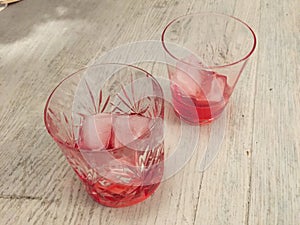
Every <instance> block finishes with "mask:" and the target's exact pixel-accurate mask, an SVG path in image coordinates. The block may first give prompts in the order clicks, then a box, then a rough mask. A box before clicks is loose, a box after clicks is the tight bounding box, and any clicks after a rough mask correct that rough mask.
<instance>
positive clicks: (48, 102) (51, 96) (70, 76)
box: [44, 63, 164, 152]
mask: <svg viewBox="0 0 300 225" xmlns="http://www.w3.org/2000/svg"><path fill="white" fill-rule="evenodd" d="M105 65H119V66H125V67H131V68H133V69H136V70H139V71H141V72H143V73H145V74H146V75H147V76H148V77H150V78H151V79H152V81H154V82H155V84H156V85H157V86H158V87H159V91H160V94H161V99H164V96H163V90H162V87H161V86H160V84H159V83H158V81H157V80H156V79H155V77H154V76H153V75H152V74H150V73H149V72H147V71H146V70H144V69H142V68H140V67H137V66H135V65H131V64H126V63H99V64H95V65H87V66H84V67H82V68H80V69H78V70H77V71H75V72H73V73H71V74H70V75H68V76H66V77H65V78H63V79H62V80H61V81H60V82H59V83H58V84H57V85H56V86H55V88H54V89H53V90H52V91H51V94H50V95H49V97H48V98H47V101H46V104H45V108H44V124H45V127H46V130H47V132H48V133H49V134H50V136H51V137H52V138H53V140H54V141H55V142H58V143H59V144H62V145H63V146H65V147H67V148H71V149H73V148H74V147H75V146H77V147H78V150H79V151H89V152H98V151H115V150H117V149H120V148H123V147H126V146H121V147H118V148H111V149H91V150H88V149H81V148H79V146H78V145H77V143H76V142H74V143H73V144H68V143H67V142H64V141H61V140H60V139H59V138H57V137H56V136H55V135H54V134H53V133H52V132H51V130H50V127H49V126H48V122H47V112H48V109H49V105H50V102H51V100H52V98H53V95H54V93H55V92H56V90H57V89H58V88H59V87H60V86H61V85H62V84H63V83H64V82H65V81H67V80H69V79H70V78H72V77H73V76H75V75H77V74H78V73H80V72H82V71H84V70H87V69H89V68H91V67H97V66H105ZM112 114H114V113H112ZM115 114H117V113H115ZM122 115H129V114H122ZM159 117H160V116H156V117H154V119H157V118H159ZM156 125H157V122H154V123H153V124H152V125H151V127H150V128H149V130H150V131H152V130H153V129H154V128H155V126H156ZM145 135H146V134H145V133H143V134H142V135H140V136H139V137H137V138H136V139H134V140H133V141H131V142H130V143H127V145H131V144H133V143H135V142H136V141H138V140H139V138H141V137H144V136H145Z"/></svg>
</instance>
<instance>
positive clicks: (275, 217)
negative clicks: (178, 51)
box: [0, 0, 300, 225]
mask: <svg viewBox="0 0 300 225" xmlns="http://www.w3.org/2000/svg"><path fill="white" fill-rule="evenodd" d="M200 11H215V12H221V13H226V14H230V15H234V16H236V17H239V18H241V19H242V20H244V21H246V22H247V23H248V24H250V25H251V26H252V27H253V29H254V30H255V32H256V34H257V38H258V46H257V49H256V51H255V53H254V55H253V56H252V58H251V60H250V62H249V64H248V65H247V68H246V70H245V71H244V73H243V75H242V76H241V79H240V81H239V83H238V85H237V87H236V90H235V91H234V93H233V96H232V97H231V100H230V103H229V105H228V106H227V114H226V130H225V131H226V132H225V137H224V141H223V143H222V145H221V148H220V152H219V154H218V156H217V158H216V159H215V161H214V162H213V164H212V165H211V166H210V167H209V168H208V169H207V170H205V172H203V173H202V172H199V171H198V170H197V169H196V167H197V165H198V163H199V162H198V158H197V155H194V157H193V158H192V159H191V160H190V161H189V163H188V164H187V165H186V166H185V167H184V168H183V169H182V170H181V171H180V172H179V173H177V174H176V175H175V176H173V177H171V178H170V179H168V180H167V181H165V182H164V183H162V184H161V186H160V187H159V189H158V190H157V192H156V193H155V194H154V195H153V196H152V197H151V198H150V199H148V200H147V201H145V202H143V203H141V204H138V205H135V206H132V207H128V208H121V209H113V208H107V207H103V206H101V205H99V204H97V203H95V202H94V201H93V200H91V198H90V197H89V196H88V195H87V194H86V192H85V190H84V187H83V186H82V185H81V183H80V182H79V180H78V179H77V177H76V175H75V174H74V172H73V171H72V169H71V168H70V167H69V165H68V164H67V162H66V160H65V158H64V156H63V155H62V153H61V151H60V150H59V148H58V147H57V146H56V144H55V143H54V142H53V140H52V139H51V138H50V136H49V135H48V134H47V132H46V130H45V128H44V122H43V108H44V104H45V101H46V98H47V96H48V95H49V93H50V91H51V90H52V89H53V88H54V87H55V85H56V84H57V83H58V82H59V81H60V80H61V79H62V78H63V77H65V76H67V75H68V74H70V73H71V72H74V71H76V70H77V69H78V68H80V67H82V66H84V65H86V64H87V63H89V61H90V60H91V59H92V58H94V57H95V56H96V55H99V54H100V55H101V54H103V53H105V52H107V51H108V50H109V49H112V48H115V47H117V46H119V45H122V44H125V43H129V42H134V41H138V40H149V39H153V40H159V39H160V33H161V31H162V29H163V28H164V26H165V25H166V24H167V22H168V21H170V20H171V19H172V18H175V17H177V16H179V15H183V14H186V13H189V12H200ZM299 12H300V2H299V1H297V0H285V1H271V0H252V1H249V0H248V1H245V0H242V1H237V0H226V1H225V0H220V1H217V0H207V1H205V0H187V1H180V0H176V1H173V0H151V1H150V0H147V1H142V0H123V1H117V0H90V1H78V0H53V1H47V0H23V1H21V2H19V3H16V4H12V5H9V6H8V8H6V9H5V10H4V11H1V12H0V171H1V173H0V174H1V175H0V224H1V225H2V224H3V225H4V224H13V225H17V224H22V225H23V224H58V225H62V224H74V225H75V224H76V225H77V224H78V225H81V224H101V225H107V224H111V225H115V224H119V225H121V224H122V225H123V224H128V225H140V224H147V225H153V224H158V225H162V224H165V225H175V224H177V225H185V224H186V225H192V224H196V225H199V224H201V225H202V224H204V225H211V224H213V225H221V224H222V225H223V224H224V225H228V224H236V225H241V224H245V225H248V224H249V225H250V224H251V225H252V224H270V225H275V224H282V225H299V224H300V67H299V65H300V63H299V62H300V54H299V51H300V40H299V37H300V13H299Z"/></svg>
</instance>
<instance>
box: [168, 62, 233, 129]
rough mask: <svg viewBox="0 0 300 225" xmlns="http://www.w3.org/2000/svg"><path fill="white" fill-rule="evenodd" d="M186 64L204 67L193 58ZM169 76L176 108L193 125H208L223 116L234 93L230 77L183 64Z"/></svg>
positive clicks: (171, 71) (170, 72)
mask: <svg viewBox="0 0 300 225" xmlns="http://www.w3.org/2000/svg"><path fill="white" fill-rule="evenodd" d="M186 61H188V62H190V63H191V64H193V65H196V66H202V64H201V63H199V62H198V61H196V59H195V58H194V57H193V56H190V57H188V58H187V59H186ZM169 75H170V79H171V92H172V97H173V104H174V108H175V111H176V113H177V114H178V115H179V116H180V117H181V118H182V119H184V120H185V121H187V122H189V123H191V124H199V123H200V124H205V123H209V122H211V121H212V120H214V119H215V118H217V117H218V116H219V115H220V114H221V113H222V111H223V110H224V108H225V106H226V104H227V102H228V99H229V96H230V93H231V88H230V87H229V86H228V84H227V77H226V76H224V75H220V74H217V73H215V72H212V71H205V70H200V69H197V68H196V67H193V66H190V65H187V64H184V63H182V62H180V63H177V65H176V68H175V69H174V68H172V69H171V70H170V71H169Z"/></svg>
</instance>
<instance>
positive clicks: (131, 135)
mask: <svg viewBox="0 0 300 225" xmlns="http://www.w3.org/2000/svg"><path fill="white" fill-rule="evenodd" d="M163 113H164V102H163V92H162V89H161V87H160V85H159V84H158V82H157V81H156V80H155V79H154V77H153V76H152V75H151V74H149V73H147V72H146V71H144V70H142V69H139V68H137V67H134V66H130V65H122V64H101V65H95V66H91V67H88V68H83V69H81V70H80V71H78V72H76V73H74V74H72V75H70V76H69V77H67V78H66V79H64V80H63V81H62V82H61V83H59V84H58V86H57V87H56V88H55V89H54V91H53V92H52V93H51V95H50V97H49V99H48V101H47V103H46V106H45V111H44V120H45V125H46V128H47V130H48V132H49V134H50V135H51V136H52V138H53V139H54V141H55V142H56V143H57V144H58V145H59V147H60V148H61V150H62V152H63V153H64V155H65V156H66V158H67V160H68V162H69V164H70V165H71V166H72V168H73V170H74V171H75V173H76V174H77V175H78V177H79V178H80V180H81V181H82V183H83V184H84V185H85V187H86V190H87V192H88V194H89V195H90V196H91V197H92V198H93V199H94V200H96V201H97V202H98V203H100V204H102V205H105V206H110V207H124V206H129V205H132V204H136V203H138V202H141V201H143V200H145V199H146V198H148V197H149V196H150V195H151V194H152V193H153V192H154V191H155V190H156V189H157V187H158V186H159V184H160V181H161V179H162V176H163V170H164V164H163V160H164V140H163V115H164V114H163Z"/></svg>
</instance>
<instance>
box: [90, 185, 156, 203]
mask: <svg viewBox="0 0 300 225" xmlns="http://www.w3.org/2000/svg"><path fill="white" fill-rule="evenodd" d="M85 186H86V190H87V192H88V194H89V195H90V196H91V197H92V198H93V199H94V200H95V201H96V202H98V203H99V204H101V205H103V206H107V207H112V208H122V207H127V206H131V205H135V204H137V203H139V202H142V201H144V200H146V199H147V198H149V197H150V196H151V195H152V194H153V193H154V192H155V191H156V189H157V188H158V186H159V183H158V184H153V185H148V186H140V187H138V186H136V187H131V189H132V192H131V193H127V194H125V195H122V193H120V194H112V193H110V191H108V190H102V189H101V190H97V189H96V188H93V187H91V186H89V185H85Z"/></svg>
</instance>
